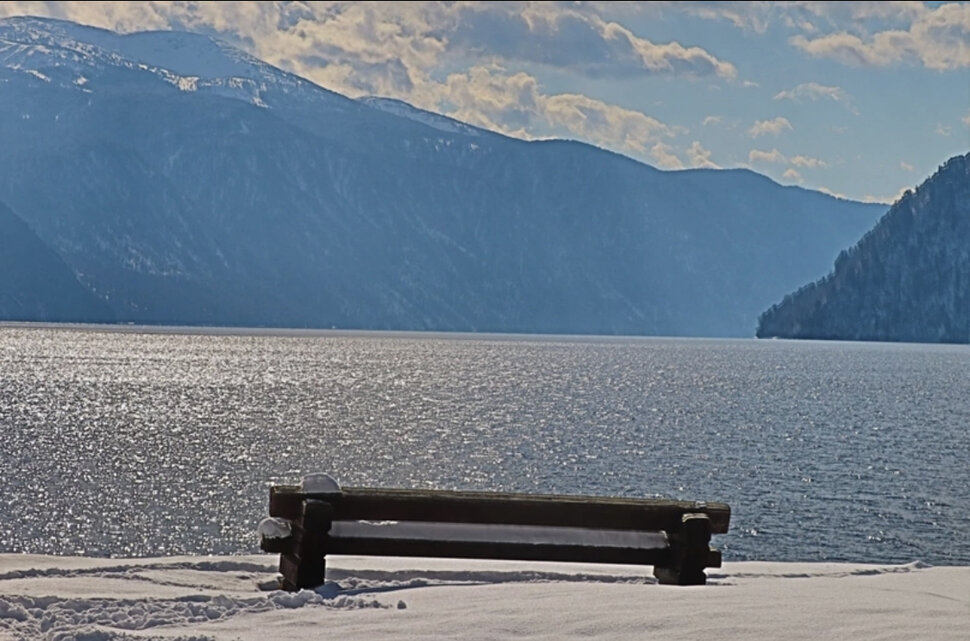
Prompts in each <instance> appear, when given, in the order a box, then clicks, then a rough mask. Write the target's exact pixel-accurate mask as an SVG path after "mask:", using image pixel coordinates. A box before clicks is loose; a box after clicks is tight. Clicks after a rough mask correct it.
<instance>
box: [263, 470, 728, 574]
mask: <svg viewBox="0 0 970 641" xmlns="http://www.w3.org/2000/svg"><path fill="white" fill-rule="evenodd" d="M269 512H270V516H269V518H267V519H264V520H263V521H262V522H261V523H260V525H259V533H260V537H261V547H262V549H263V550H265V551H267V552H278V553H280V555H281V556H280V572H281V573H282V575H283V581H282V587H283V588H284V589H286V590H300V589H304V588H313V587H316V586H318V585H320V584H322V583H323V582H324V573H325V569H326V555H327V554H350V555H370V556H420V557H451V558H481V559H505V560H523V561H571V562H587V563H622V564H631V565H652V566H654V575H655V576H656V577H657V579H658V581H659V582H660V583H669V584H677V585H702V584H704V583H705V582H706V578H707V577H706V576H705V574H704V569H705V568H708V567H720V565H721V554H720V552H718V551H717V550H715V549H713V548H711V547H710V539H711V534H712V533H718V534H723V533H725V532H727V530H728V524H729V521H730V516H731V509H730V507H728V506H727V505H725V504H723V503H706V502H701V501H669V500H660V499H630V498H606V497H590V496H560V495H534V494H511V493H498V492H448V491H441V490H406V489H385V488H352V487H348V488H341V487H340V486H339V485H338V484H337V483H336V482H335V481H334V480H333V479H332V478H330V477H329V476H327V475H321V474H315V475H310V476H308V477H306V478H305V479H304V481H303V483H302V484H301V485H299V486H289V485H283V486H274V487H272V488H270V508H269Z"/></svg>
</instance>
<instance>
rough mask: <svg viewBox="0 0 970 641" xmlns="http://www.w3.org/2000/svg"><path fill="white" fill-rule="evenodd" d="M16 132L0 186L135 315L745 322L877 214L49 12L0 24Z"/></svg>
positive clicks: (270, 320)
mask: <svg viewBox="0 0 970 641" xmlns="http://www.w3.org/2000/svg"><path fill="white" fill-rule="evenodd" d="M0 148H2V149H3V151H4V153H3V154H0V202H3V203H6V204H7V205H8V206H9V207H10V209H11V210H12V211H13V213H14V214H16V216H17V217H18V218H19V219H21V220H22V221H23V222H24V223H26V225H27V226H28V227H29V229H30V230H31V233H33V234H34V235H36V237H37V238H38V239H39V240H40V241H41V242H42V243H43V244H44V246H46V247H47V248H48V249H49V250H50V251H51V252H52V253H53V254H56V256H57V257H59V259H60V260H62V261H63V263H65V264H66V265H67V266H68V267H69V268H70V270H71V271H72V272H73V275H74V277H75V278H76V280H77V281H78V282H79V283H80V284H82V285H83V286H84V287H85V288H86V289H87V291H89V292H90V293H91V294H93V295H94V296H95V297H96V298H97V299H99V300H100V301H102V302H103V303H104V304H106V305H107V306H109V307H110V308H111V311H112V314H114V316H115V318H117V319H118V320H121V321H136V322H151V323H156V322H157V323H185V324H221V325H275V326H296V327H302V326H308V327H331V326H336V327H348V328H351V327H353V328H380V329H387V328H393V329H438V330H470V331H474V330H488V331H515V332H568V333H627V334H673V335H723V336H733V335H739V336H743V335H751V334H752V333H753V331H754V327H755V319H756V318H757V314H758V313H759V312H760V311H761V310H762V309H764V308H765V307H767V306H768V305H769V304H770V303H771V302H772V301H774V300H776V299H778V298H779V297H780V296H781V295H783V294H784V293H785V292H787V291H789V290H791V289H793V288H794V287H796V286H797V285H798V284H800V283H802V282H805V281H808V280H811V279H814V278H817V277H818V276H820V275H822V274H823V273H824V272H825V270H826V268H827V266H828V265H829V264H831V261H832V259H833V258H834V257H835V255H837V254H838V252H839V250H841V249H843V248H844V247H846V246H848V245H849V244H850V243H851V242H853V241H854V240H855V239H856V238H857V237H858V236H860V235H861V234H862V233H863V232H864V231H865V230H866V229H868V228H869V227H871V225H872V224H873V223H874V222H875V220H876V219H877V218H878V217H879V215H880V214H881V213H882V212H883V211H884V210H885V208H884V207H881V206H871V205H862V204H859V203H852V202H848V201H843V200H838V199H834V198H831V197H829V196H826V195H824V194H820V193H817V192H811V191H807V190H803V189H798V188H792V187H782V186H780V185H778V184H776V183H774V182H772V181H770V180H768V179H767V178H764V177H763V176H759V175H757V174H754V173H752V172H749V171H710V170H705V171H682V172H662V171H658V170H656V169H654V168H652V167H649V166H647V165H644V164H642V163H638V162H635V161H633V160H631V159H629V158H625V157H623V156H620V155H617V154H613V153H610V152H606V151H603V150H600V149H597V148H595V147H591V146H589V145H585V144H581V143H576V142H566V141H545V142H524V141H520V140H515V139H511V138H507V137H505V136H501V135H498V134H494V133H491V132H487V131H485V130H482V129H478V128H475V127H470V126H468V125H465V124H464V123H459V122H457V121H454V120H452V119H449V118H446V117H443V116H439V115H437V114H430V113H428V112H424V111H421V110H418V109H415V108H413V107H411V106H410V105H406V104H405V103H400V102H399V101H390V100H386V99H365V100H351V99H349V98H346V97H344V96H341V95H339V94H336V93H334V92H331V91H328V90H326V89H323V88H321V87H318V86H316V85H314V84H312V83H310V82H308V81H306V80H303V79H300V78H298V77H296V76H294V75H292V74H289V73H286V72H283V71H281V70H279V69H276V68H274V67H272V66H270V65H267V64H265V63H263V62H260V61H259V60H256V59H255V58H253V57H251V56H249V55H247V54H245V53H243V52H241V51H239V50H238V49H235V48H233V47H231V46H229V45H226V44H223V43H220V42H218V41H216V40H213V39H211V38H208V37H206V36H201V35H196V34H186V33H176V32H148V33H136V34H129V35H119V34H114V33H112V32H108V31H104V30H101V29H94V28H91V27H84V26H81V25H76V24H73V23H69V22H63V21H54V20H43V19H36V18H11V19H5V20H0ZM39 268H40V267H38V269H39ZM2 278H3V276H2V275H0V279H2ZM4 315H9V312H8V311H7V310H5V309H2V308H0V317H3V316H4ZM38 320H42V318H38Z"/></svg>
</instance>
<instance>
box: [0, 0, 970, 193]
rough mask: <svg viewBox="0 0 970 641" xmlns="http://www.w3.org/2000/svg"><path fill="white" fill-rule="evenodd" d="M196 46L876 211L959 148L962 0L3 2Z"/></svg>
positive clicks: (2, 6)
mask: <svg viewBox="0 0 970 641" xmlns="http://www.w3.org/2000/svg"><path fill="white" fill-rule="evenodd" d="M10 15H40V16H51V17H57V18H64V19H68V20H74V21H77V22H81V23H84V24H89V25H94V26H100V27H105V28H110V29H114V30H117V31H122V32H131V31H141V30H147V29H151V30H158V29H163V30H164V29H178V30H187V31H194V32H199V33H205V34H209V35H213V36H215V37H218V38H220V39H223V40H226V41H228V42H230V43H232V44H235V45H237V46H240V47H242V48H243V49H245V50H246V51H248V52H249V53H251V54H253V55H255V56H257V57H258V58H261V59H263V60H265V61H267V62H269V63H271V64H274V65H276V66H278V67H281V68H283V69H285V70H287V71H291V72H293V73H296V74H298V75H300V76H303V77H305V78H307V79H309V80H312V81H314V82H316V83H317V84H319V85H321V86H323V87H326V88H328V89H331V90H334V91H337V92H340V93H342V94H345V95H347V96H350V97H359V96H366V95H377V96H387V97H393V98H398V99H401V100H405V101H407V102H409V103H411V104H413V105H415V106H418V107H421V108H423V109H428V110H430V111H435V112H439V113H443V114H446V115H449V116H452V117H454V118H457V119H460V120H463V121H465V122H469V123H472V124H475V125H478V126H482V127H486V128H488V129H492V130H495V131H498V132H502V133H504V134H507V135H511V136H516V137H519V138H524V139H537V138H550V137H555V138H570V139H575V140H582V141H584V142H588V143H590V144H593V145H596V146H599V147H603V148H607V149H611V150H613V151H616V152H619V153H622V154H625V155H628V156H631V157H633V158H636V159H638V160H641V161H643V162H646V163H648V164H651V165H654V166H656V167H660V168H663V169H681V168H691V167H712V168H717V167H720V168H732V167H747V168H750V169H753V170H755V171H758V172H759V173H763V174H765V175H767V176H770V177H771V178H773V179H774V180H776V181H778V182H780V183H783V184H794V185H800V186H803V187H806V188H811V189H819V190H822V191H826V192H829V193H832V194H836V195H839V196H843V197H846V198H852V199H855V200H867V201H878V202H892V201H893V200H894V199H895V198H896V197H897V196H898V195H899V194H900V193H901V192H902V191H903V190H904V189H906V188H911V187H913V186H915V185H917V184H919V183H920V182H922V181H923V180H924V179H925V178H927V177H928V176H929V175H930V174H932V173H933V172H934V171H935V170H936V168H937V167H938V166H939V165H940V164H942V163H943V162H944V161H945V160H946V159H947V158H949V157H950V156H953V155H956V154H962V153H967V152H968V151H970V3H967V2H949V3H944V2H645V3H637V2H389V3H384V2H17V1H13V2H3V3H0V17H5V16H10Z"/></svg>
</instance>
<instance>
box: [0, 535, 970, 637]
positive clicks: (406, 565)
mask: <svg viewBox="0 0 970 641" xmlns="http://www.w3.org/2000/svg"><path fill="white" fill-rule="evenodd" d="M275 560H276V559H275V556H272V555H260V556H238V557H173V558H163V559H124V560H119V559H93V558H76V557H49V556H29V555H9V554H8V555H0V641H8V640H18V641H19V640H21V639H24V640H31V641H34V640H49V641H55V640H56V641H110V640H129V641H130V640H132V639H180V640H181V641H202V640H205V641H210V640H214V641H230V640H232V641H271V640H275V639H301V640H312V639H328V640H329V639H341V640H344V639H457V638H461V639H589V638H602V639H645V638H660V637H663V638H665V639H699V638H717V639H722V640H725V641H730V640H732V639H738V640H741V639H812V640H813V641H817V640H819V639H905V640H906V641H911V640H912V639H915V638H918V639H934V640H935V639H953V640H958V639H959V640H960V641H964V640H965V639H967V638H968V637H967V635H968V633H970V568H968V567H927V566H924V565H922V564H919V563H912V564H908V565H854V564H817V563H815V564H810V563H756V562H746V563H726V564H725V567H724V568H722V569H720V570H709V571H708V572H709V576H710V577H711V580H710V582H709V584H708V585H706V586H698V587H687V588H683V587H674V586H661V585H656V584H655V583H654V582H653V580H652V578H651V577H650V568H648V567H645V568H637V567H628V566H602V565H579V564H568V565H567V564H541V563H517V562H490V561H457V560H440V559H420V560H415V559H391V558H358V557H334V558H333V559H331V560H330V565H329V569H328V578H329V582H328V583H327V585H325V586H324V587H323V588H321V589H320V590H319V591H318V592H309V591H304V592H300V593H295V594H293V593H285V592H279V591H274V590H273V589H272V586H273V584H274V580H275V578H276V571H275V567H274V565H275Z"/></svg>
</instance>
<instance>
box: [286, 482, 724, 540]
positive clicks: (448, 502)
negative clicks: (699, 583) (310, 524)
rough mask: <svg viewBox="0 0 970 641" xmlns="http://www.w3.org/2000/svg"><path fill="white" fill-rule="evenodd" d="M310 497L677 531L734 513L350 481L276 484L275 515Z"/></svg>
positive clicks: (651, 502) (421, 512)
mask: <svg viewBox="0 0 970 641" xmlns="http://www.w3.org/2000/svg"><path fill="white" fill-rule="evenodd" d="M308 498H309V499H319V500H323V501H326V502H327V503H329V504H330V505H331V506H332V507H333V520H334V521H433V522H441V523H482V524H494V525H534V526H545V527H573V528H590V529H603V530H637V531H642V532H659V531H665V532H675V531H677V530H678V529H679V528H680V526H681V521H682V518H683V516H684V515H685V514H706V515H707V516H708V518H709V519H710V523H711V532H712V533H714V534H723V533H725V532H727V531H728V524H729V522H730V518H731V508H730V507H729V506H728V505H727V504H725V503H708V502H702V501H673V500H664V499H632V498H604V497H595V496H572V495H566V496H560V495H544V494H513V493H503V492H449V491H443V490H402V489H385V488H364V487H345V488H342V489H341V492H340V493H339V494H313V493H306V492H303V491H302V490H301V489H300V487H299V486H276V487H273V488H271V491H270V516H275V517H279V518H284V519H290V520H295V519H297V518H299V516H300V513H301V510H302V505H303V501H304V500H305V499H308Z"/></svg>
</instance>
